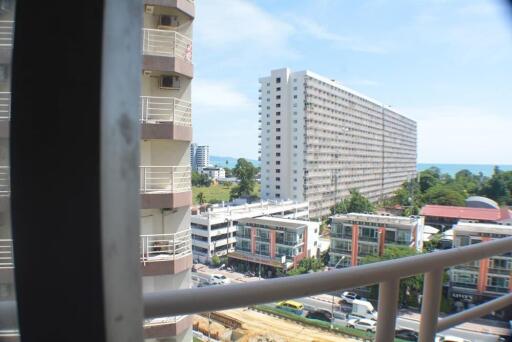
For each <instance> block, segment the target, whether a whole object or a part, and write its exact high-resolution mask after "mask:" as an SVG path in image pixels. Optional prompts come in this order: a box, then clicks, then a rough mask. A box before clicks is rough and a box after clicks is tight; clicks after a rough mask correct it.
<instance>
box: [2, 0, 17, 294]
mask: <svg viewBox="0 0 512 342" xmlns="http://www.w3.org/2000/svg"><path fill="white" fill-rule="evenodd" d="M13 27H14V1H0V302H2V301H6V300H14V299H15V289H14V272H13V270H14V269H13V267H14V264H13V252H12V241H11V215H10V213H11V209H10V208H11V206H10V202H11V201H10V181H9V120H10V113H11V110H10V107H11V105H10V104H11V93H10V91H11V89H10V80H11V77H10V71H11V55H12V43H13V38H14V31H13Z"/></svg>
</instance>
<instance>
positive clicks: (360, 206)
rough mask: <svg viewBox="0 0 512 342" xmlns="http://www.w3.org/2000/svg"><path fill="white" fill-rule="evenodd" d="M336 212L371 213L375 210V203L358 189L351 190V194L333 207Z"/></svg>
mask: <svg viewBox="0 0 512 342" xmlns="http://www.w3.org/2000/svg"><path fill="white" fill-rule="evenodd" d="M333 211H334V213H335V214H346V213H371V212H374V211H375V208H374V206H373V204H372V203H371V202H370V201H369V200H368V199H367V198H366V197H364V196H363V195H361V194H360V193H359V191H358V190H356V189H352V190H350V196H349V197H347V198H345V199H344V200H342V201H341V202H340V203H338V204H337V205H336V207H335V208H334V209H333Z"/></svg>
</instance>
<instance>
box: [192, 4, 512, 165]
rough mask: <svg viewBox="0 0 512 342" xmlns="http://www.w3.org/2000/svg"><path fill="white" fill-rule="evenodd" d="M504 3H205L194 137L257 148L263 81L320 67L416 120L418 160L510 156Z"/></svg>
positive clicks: (224, 152)
mask: <svg viewBox="0 0 512 342" xmlns="http://www.w3.org/2000/svg"><path fill="white" fill-rule="evenodd" d="M509 14H510V11H509V8H508V7H506V6H505V3H504V2H502V1H500V0H429V1H427V0H414V1H413V0H367V1H366V0H364V1H363V0H314V1H313V0H199V1H196V18H195V21H194V68H195V69H194V80H193V82H192V84H193V85H192V101H193V125H194V140H195V142H197V143H199V144H207V145H210V154H212V155H217V156H231V157H236V158H238V157H245V158H252V159H257V157H258V152H257V149H258V88H259V85H258V78H259V77H263V76H267V75H268V74H269V73H270V70H273V69H278V68H282V67H289V68H291V69H292V70H293V71H300V70H305V69H307V70H311V71H314V72H316V73H318V74H320V75H324V76H327V77H329V78H331V79H336V80H338V81H339V82H341V83H342V84H344V85H346V86H348V87H350V88H352V89H354V90H357V91H359V92H362V93H363V94H366V95H368V96H370V97H373V98H375V99H377V100H379V101H380V102H383V103H385V104H388V105H391V106H392V107H393V108H394V109H396V110H398V111H399V112H401V113H403V114H404V115H406V116H407V117H409V118H411V119H413V120H415V121H416V122H417V123H418V162H426V163H468V164H469V163H471V164H512V139H511V135H512V109H511V108H512V15H509Z"/></svg>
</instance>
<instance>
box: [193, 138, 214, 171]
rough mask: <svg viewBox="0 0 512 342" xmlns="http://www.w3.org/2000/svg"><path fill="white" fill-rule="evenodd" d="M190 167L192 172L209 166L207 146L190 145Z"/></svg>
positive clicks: (208, 148) (208, 149)
mask: <svg viewBox="0 0 512 342" xmlns="http://www.w3.org/2000/svg"><path fill="white" fill-rule="evenodd" d="M190 165H191V166H192V169H193V170H194V171H197V170H200V169H202V168H204V167H208V166H209V165H210V147H209V146H208V145H197V144H192V145H190Z"/></svg>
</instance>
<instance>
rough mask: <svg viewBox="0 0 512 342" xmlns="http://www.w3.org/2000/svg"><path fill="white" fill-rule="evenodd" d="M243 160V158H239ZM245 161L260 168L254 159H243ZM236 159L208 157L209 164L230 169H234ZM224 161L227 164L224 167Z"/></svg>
mask: <svg viewBox="0 0 512 342" xmlns="http://www.w3.org/2000/svg"><path fill="white" fill-rule="evenodd" d="M241 158H243V157H241ZM245 159H246V160H248V161H250V162H251V163H252V164H253V165H254V166H260V162H259V161H257V160H254V159H249V158H245ZM237 160H238V158H233V157H220V156H210V164H212V165H217V166H219V167H223V166H227V167H229V168H230V169H231V168H233V167H235V165H236V161H237ZM226 161H227V162H228V163H227V165H226Z"/></svg>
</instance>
